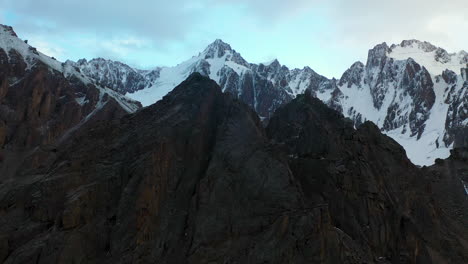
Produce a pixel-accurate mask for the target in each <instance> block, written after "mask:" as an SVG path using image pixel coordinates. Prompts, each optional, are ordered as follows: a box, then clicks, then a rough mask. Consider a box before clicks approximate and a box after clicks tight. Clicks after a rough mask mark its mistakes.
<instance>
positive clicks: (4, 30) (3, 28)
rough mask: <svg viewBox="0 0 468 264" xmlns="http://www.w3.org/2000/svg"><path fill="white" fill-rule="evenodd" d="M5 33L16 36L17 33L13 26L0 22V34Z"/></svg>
mask: <svg viewBox="0 0 468 264" xmlns="http://www.w3.org/2000/svg"><path fill="white" fill-rule="evenodd" d="M5 33H6V34H8V35H10V36H12V37H18V35H16V32H15V31H14V30H13V27H11V26H7V25H3V24H0V35H1V34H5Z"/></svg>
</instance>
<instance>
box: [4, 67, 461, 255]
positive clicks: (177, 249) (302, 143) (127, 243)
mask: <svg viewBox="0 0 468 264" xmlns="http://www.w3.org/2000/svg"><path fill="white" fill-rule="evenodd" d="M466 153H467V150H466V148H463V146H462V147H461V148H459V149H457V151H456V152H454V155H452V157H451V158H450V159H447V160H445V161H443V160H440V161H438V163H437V164H436V165H434V166H431V167H425V168H423V169H419V168H417V167H416V166H414V165H413V164H412V163H411V162H410V161H409V160H408V159H407V157H406V155H405V151H404V149H403V148H402V147H401V146H400V145H398V144H397V143H396V142H395V141H394V140H392V139H391V138H389V137H387V136H385V135H383V134H381V133H380V130H379V129H378V127H376V126H375V125H374V124H372V123H370V122H365V123H364V124H363V125H362V126H360V127H359V129H357V130H355V129H354V127H353V122H352V121H350V120H348V119H345V118H344V117H343V116H342V115H341V114H340V113H339V112H337V111H335V110H332V109H330V108H328V107H327V106H326V105H325V104H323V103H322V102H321V101H320V100H318V99H316V98H313V97H312V96H310V95H300V96H298V97H297V98H295V99H293V100H292V101H291V102H290V103H288V104H286V105H284V106H282V107H280V108H279V109H278V110H277V111H276V113H275V114H274V115H273V116H272V118H271V120H270V122H269V124H268V126H267V127H266V128H264V127H263V124H262V122H261V120H260V118H259V117H258V116H257V114H256V112H255V111H254V110H253V109H251V108H250V107H249V106H248V105H246V104H245V103H243V102H242V101H240V100H239V99H236V98H235V96H233V95H231V94H229V93H223V92H222V90H221V88H220V87H219V86H218V85H217V84H216V82H214V81H212V80H210V79H209V78H207V77H204V76H202V75H201V74H199V73H193V74H191V75H190V76H189V77H188V79H187V80H185V81H184V82H182V83H181V84H180V85H178V86H177V87H176V88H175V89H173V90H172V91H171V92H170V93H169V94H168V95H167V96H165V97H164V98H163V99H162V100H161V101H159V102H158V103H156V104H154V105H151V106H149V107H146V108H143V109H141V110H139V111H137V112H136V113H134V114H129V115H123V116H115V117H113V118H112V117H110V118H107V119H106V120H102V121H100V122H95V123H94V125H93V126H88V127H85V126H83V127H80V128H77V129H76V131H75V132H74V133H73V134H71V135H70V136H68V137H65V138H64V139H62V140H59V141H54V142H53V144H52V143H48V144H45V145H44V144H41V145H40V146H39V147H36V148H35V151H33V152H32V153H30V154H29V155H28V156H27V157H26V158H24V159H22V160H21V166H18V168H17V169H16V170H15V171H12V172H9V174H2V175H1V176H0V216H1V217H0V221H1V224H0V261H4V263H155V262H157V263H467V261H468V253H467V252H468V229H467V227H468V223H467V221H468V218H467V217H465V216H466V212H468V205H467V200H466V196H465V193H464V189H463V185H462V183H461V178H463V177H465V176H466V172H467V166H468V162H467V157H468V155H467V154H466ZM4 166H7V165H5V163H4V162H3V163H0V168H3V167H4Z"/></svg>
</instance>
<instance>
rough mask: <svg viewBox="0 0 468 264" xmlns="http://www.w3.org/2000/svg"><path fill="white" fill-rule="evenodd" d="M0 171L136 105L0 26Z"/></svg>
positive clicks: (3, 172)
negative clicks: (82, 128)
mask: <svg viewBox="0 0 468 264" xmlns="http://www.w3.org/2000/svg"><path fill="white" fill-rule="evenodd" d="M0 84H1V85H0V165H1V166H0V175H2V178H3V180H5V179H8V177H7V175H10V174H11V173H14V172H15V171H16V170H17V169H18V167H19V166H21V162H22V159H24V158H26V157H28V156H29V155H31V154H32V153H33V152H34V151H36V150H37V148H38V147H39V146H43V145H49V144H54V143H55V142H57V141H59V140H63V138H64V137H67V136H68V135H69V134H71V133H73V132H74V131H75V130H77V129H78V128H80V127H88V126H92V125H93V124H94V123H95V122H97V121H99V120H108V119H110V118H114V117H121V116H123V115H126V114H128V113H130V112H134V111H135V110H137V109H138V108H139V107H141V104H139V103H138V102H136V101H133V100H131V99H129V98H125V97H124V96H122V95H120V94H118V93H116V92H114V91H113V90H111V89H107V88H103V87H100V86H97V85H95V84H93V82H92V80H89V79H87V78H86V77H84V76H82V75H81V74H79V72H77V71H75V70H74V69H73V68H70V67H68V65H66V64H62V63H60V62H58V61H56V60H54V59H52V58H49V57H47V56H45V55H43V54H42V53H40V52H38V51H37V50H35V48H33V47H31V46H29V45H28V44H26V43H24V42H23V41H21V40H20V39H19V38H18V37H17V36H16V33H15V32H14V31H13V29H12V28H11V27H8V26H3V25H0Z"/></svg>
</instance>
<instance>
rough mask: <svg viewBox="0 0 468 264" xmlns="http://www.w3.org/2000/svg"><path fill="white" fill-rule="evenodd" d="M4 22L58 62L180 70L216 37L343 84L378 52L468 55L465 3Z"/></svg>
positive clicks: (240, 6) (23, 10) (113, 7)
mask: <svg viewBox="0 0 468 264" xmlns="http://www.w3.org/2000/svg"><path fill="white" fill-rule="evenodd" d="M0 23H2V24H7V25H11V26H13V27H14V29H15V31H16V32H17V34H18V35H19V37H20V38H22V39H28V40H29V43H30V44H31V45H33V46H35V47H37V48H38V49H39V50H41V51H42V52H44V53H46V54H47V55H50V56H54V57H56V58H58V59H59V60H62V61H65V60H67V59H71V60H75V61H76V60H78V59H80V58H87V59H91V58H94V57H103V58H107V59H113V60H119V61H122V62H124V63H127V64H129V65H131V66H134V67H138V68H143V69H148V68H152V67H155V66H173V65H175V64H177V63H180V62H182V61H184V60H187V59H189V58H190V57H191V56H193V55H197V54H198V52H201V51H202V50H203V49H204V48H205V47H206V46H207V45H208V44H210V43H211V42H213V41H214V40H215V39H217V38H219V39H222V40H223V41H225V42H227V43H229V44H231V46H232V47H233V48H234V49H236V50H237V51H238V52H239V53H240V54H241V55H242V56H243V57H244V58H245V59H246V60H247V61H249V62H253V63H259V62H265V61H271V60H272V59H274V58H277V59H278V60H279V61H280V63H282V64H284V65H286V66H288V67H290V68H296V67H297V68H302V67H303V66H310V67H311V68H312V69H314V70H315V71H316V72H318V73H320V74H322V75H325V76H326V77H336V78H339V77H340V76H341V74H342V73H343V72H344V71H345V70H346V69H347V68H348V67H349V66H351V64H352V63H353V62H355V61H357V60H360V61H363V62H365V60H366V57H367V51H368V49H370V48H372V47H373V46H375V45H376V44H379V43H382V42H387V43H388V44H392V43H400V42H401V40H403V39H419V40H424V41H429V42H431V43H432V44H434V45H436V46H440V47H443V48H445V49H446V50H447V51H449V52H458V51H460V50H462V49H464V50H468V34H466V32H468V1H466V0H446V1H440V0H437V1H436V0H410V1H408V0H394V1H380V0H353V1H349V0H328V1H324V0H289V1H284V0H236V1H233V0H199V1H193V0H192V1H188V0H171V1H161V0H133V1H123V0H69V1H64V0H41V1H37V0H0Z"/></svg>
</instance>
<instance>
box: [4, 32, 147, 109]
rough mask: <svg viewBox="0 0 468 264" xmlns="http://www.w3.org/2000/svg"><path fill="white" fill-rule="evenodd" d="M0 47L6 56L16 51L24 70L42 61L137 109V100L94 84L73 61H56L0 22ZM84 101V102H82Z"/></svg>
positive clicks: (102, 95)
mask: <svg viewBox="0 0 468 264" xmlns="http://www.w3.org/2000/svg"><path fill="white" fill-rule="evenodd" d="M0 49H3V50H4V51H5V53H6V54H7V56H10V54H11V52H12V51H16V52H17V53H18V54H19V55H21V57H22V58H23V60H24V62H25V63H26V65H27V68H26V70H30V69H31V68H33V67H34V66H35V65H36V64H37V63H38V62H42V63H43V64H45V65H47V66H48V67H49V68H50V69H51V70H55V71H58V72H60V73H62V74H63V75H64V76H65V77H66V78H77V79H78V80H80V81H81V82H82V83H84V84H85V85H88V84H93V85H95V86H96V88H97V89H98V90H99V92H100V93H101V95H100V98H103V97H104V94H108V95H109V96H110V97H112V98H114V99H115V100H116V101H117V102H118V103H119V104H120V106H122V108H123V109H124V110H125V111H127V112H129V113H132V112H135V111H136V110H138V108H139V107H138V102H137V101H134V100H132V99H130V98H127V97H125V96H124V95H121V94H119V93H117V92H115V91H113V90H112V89H110V88H108V87H103V86H100V85H97V84H96V81H95V80H94V79H92V78H89V77H88V76H86V75H84V74H83V73H81V72H80V70H79V69H78V68H77V67H76V65H75V64H74V63H72V62H71V61H67V62H65V63H62V62H60V61H57V60H56V59H55V58H53V57H49V56H47V55H45V54H43V53H41V52H40V51H38V50H37V49H36V48H34V47H32V46H30V45H29V44H28V43H27V41H23V40H21V39H20V38H19V37H18V36H17V35H16V33H15V32H14V30H13V28H12V27H9V26H5V25H1V24H0ZM82 103H85V102H82Z"/></svg>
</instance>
